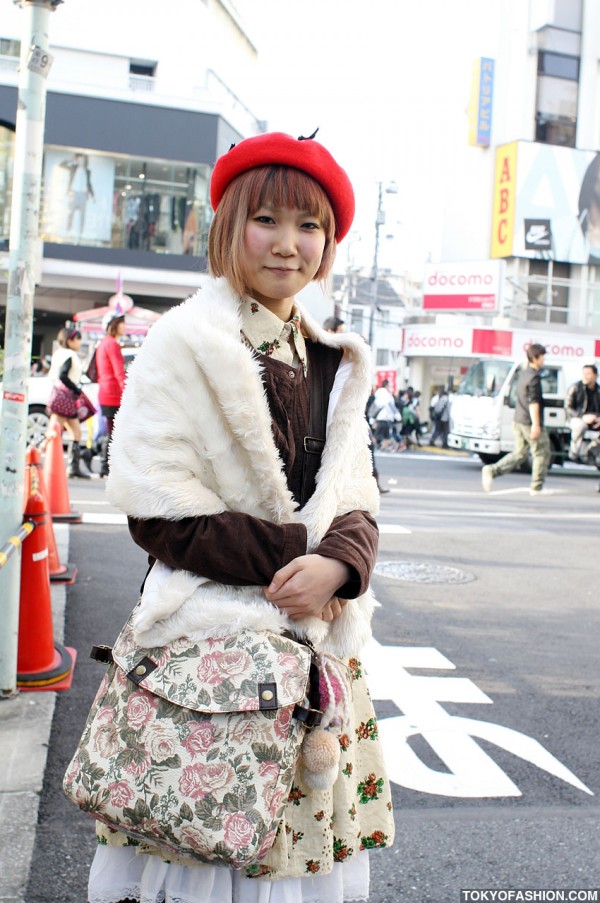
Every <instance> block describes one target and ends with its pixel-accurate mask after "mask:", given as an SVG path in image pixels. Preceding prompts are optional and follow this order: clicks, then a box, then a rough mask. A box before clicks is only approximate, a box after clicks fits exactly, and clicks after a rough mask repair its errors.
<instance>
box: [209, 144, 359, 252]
mask: <svg viewBox="0 0 600 903" xmlns="http://www.w3.org/2000/svg"><path fill="white" fill-rule="evenodd" d="M273 164H275V165H280V166H293V167H295V168H296V169H300V170H302V172H305V173H307V174H308V175H309V176H312V178H313V179H314V180H315V182H318V183H319V185H320V186H321V188H322V189H323V190H324V192H325V194H326V195H327V197H328V198H329V200H330V201H331V206H332V207H333V212H334V215H335V227H336V228H335V238H336V241H338V242H340V241H341V240H342V238H344V236H345V235H347V234H348V231H349V230H350V226H351V225H352V220H353V219H354V191H353V190H352V185H351V183H350V179H349V178H348V175H347V173H346V172H345V170H343V169H342V167H341V166H339V164H338V163H336V162H335V160H334V159H333V157H332V156H331V154H330V153H329V151H328V150H327V149H326V148H324V147H323V145H322V144H319V142H318V141H315V140H314V139H313V138H298V139H296V138H292V137H291V136H290V135H285V134H284V133H283V132H271V133H269V134H267V135H256V137H254V138H246V139H245V140H244V141H241V142H240V143H239V144H236V145H234V146H233V147H232V148H231V149H230V150H229V151H228V152H227V153H226V154H223V156H222V157H219V159H218V160H217V162H216V164H215V168H214V170H213V174H212V178H211V181H210V202H211V204H212V208H213V210H216V209H217V206H218V204H219V201H220V200H221V198H222V197H223V194H224V192H225V189H226V188H227V186H228V185H229V183H230V182H231V181H232V180H233V179H235V177H236V176H239V175H240V173H242V172H246V170H248V169H253V168H254V167H255V166H269V165H273Z"/></svg>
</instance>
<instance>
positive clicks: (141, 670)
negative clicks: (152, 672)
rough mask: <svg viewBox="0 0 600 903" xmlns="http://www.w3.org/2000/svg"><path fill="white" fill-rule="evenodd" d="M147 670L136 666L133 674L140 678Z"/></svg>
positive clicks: (141, 666)
mask: <svg viewBox="0 0 600 903" xmlns="http://www.w3.org/2000/svg"><path fill="white" fill-rule="evenodd" d="M147 670H148V669H147V668H146V666H145V665H138V666H137V668H136V669H135V673H136V674H137V675H138V676H139V677H141V676H142V674H145V673H146V671H147Z"/></svg>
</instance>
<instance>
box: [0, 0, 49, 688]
mask: <svg viewBox="0 0 600 903" xmlns="http://www.w3.org/2000/svg"><path fill="white" fill-rule="evenodd" d="M14 2H15V3H17V5H18V6H20V7H21V8H22V9H23V10H24V12H25V15H26V16H27V20H26V24H25V28H24V29H23V37H22V40H21V58H20V65H19V81H18V101H17V118H16V130H15V160H14V172H13V192H12V205H11V220H10V240H9V255H8V291H7V302H6V328H5V346H4V377H3V386H2V390H3V397H2V420H1V423H0V468H1V470H0V524H1V525H2V526H1V531H2V537H1V539H2V541H4V540H6V539H8V538H9V537H10V536H13V535H16V534H17V533H18V532H19V528H20V526H21V523H22V520H23V480H24V472H25V446H26V436H27V397H28V389H29V371H30V362H31V344H32V330H33V298H34V287H35V270H36V254H37V249H38V233H39V220H40V194H41V180H42V157H43V152H44V121H45V114H46V78H47V76H48V72H49V71H50V66H51V63H52V56H51V55H50V53H49V52H48V45H49V40H48V24H49V17H50V13H51V12H52V10H54V9H55V7H56V6H58V4H59V3H61V2H62V0H14ZM20 584H21V556H20V554H17V555H13V556H12V557H11V560H10V562H9V563H8V564H7V565H6V566H5V567H3V568H2V569H1V570H0V599H1V600H2V605H1V606H0V699H1V698H10V697H11V696H14V695H15V693H16V682H17V644H18V629H19V594H20Z"/></svg>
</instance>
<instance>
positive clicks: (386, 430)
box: [369, 379, 400, 451]
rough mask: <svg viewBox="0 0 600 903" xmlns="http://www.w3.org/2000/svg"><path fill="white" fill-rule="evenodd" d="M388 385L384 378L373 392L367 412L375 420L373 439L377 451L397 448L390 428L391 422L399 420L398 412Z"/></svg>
mask: <svg viewBox="0 0 600 903" xmlns="http://www.w3.org/2000/svg"><path fill="white" fill-rule="evenodd" d="M389 386H390V383H389V380H387V379H384V380H383V382H382V383H381V385H380V386H379V388H378V389H377V391H376V392H375V397H374V399H373V402H372V404H371V407H370V409H369V413H370V415H371V417H372V418H373V419H374V421H375V441H376V443H377V447H378V449H379V451H388V449H390V450H393V451H396V449H397V443H396V441H395V439H394V438H393V436H392V428H393V424H394V423H395V422H396V421H397V420H400V414H399V413H398V408H397V407H396V399H395V398H394V396H393V394H392V393H391V391H390V388H389Z"/></svg>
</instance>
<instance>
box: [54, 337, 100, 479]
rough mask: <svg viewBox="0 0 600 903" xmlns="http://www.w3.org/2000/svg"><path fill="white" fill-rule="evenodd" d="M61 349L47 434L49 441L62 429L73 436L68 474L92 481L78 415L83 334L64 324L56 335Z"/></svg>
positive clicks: (68, 461)
mask: <svg viewBox="0 0 600 903" xmlns="http://www.w3.org/2000/svg"><path fill="white" fill-rule="evenodd" d="M57 342H58V348H57V349H56V351H54V353H53V354H52V358H51V361H50V369H49V371H48V376H49V377H50V379H52V380H53V382H54V385H53V387H52V391H51V392H50V398H49V399H48V408H47V410H48V414H49V415H50V423H49V425H48V432H47V433H46V441H48V440H49V439H50V438H51V437H52V436H53V435H54V433H56V432H58V434H59V435H60V436H62V434H63V430H65V429H66V431H67V432H68V433H69V435H70V436H71V440H72V441H71V447H70V449H69V455H68V459H67V476H68V477H79V478H81V479H84V480H89V478H90V476H91V474H90V472H89V470H88V468H87V467H86V465H85V462H84V461H83V460H82V458H81V454H82V448H81V445H80V442H81V424H80V422H79V418H78V416H77V409H78V403H79V399H80V397H81V395H82V389H81V386H80V385H79V383H80V381H81V376H82V372H83V365H82V361H81V358H80V356H79V349H80V348H81V333H80V332H79V330H78V329H72V328H70V327H68V326H65V327H63V328H62V329H61V330H60V331H59V333H58V336H57Z"/></svg>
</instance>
